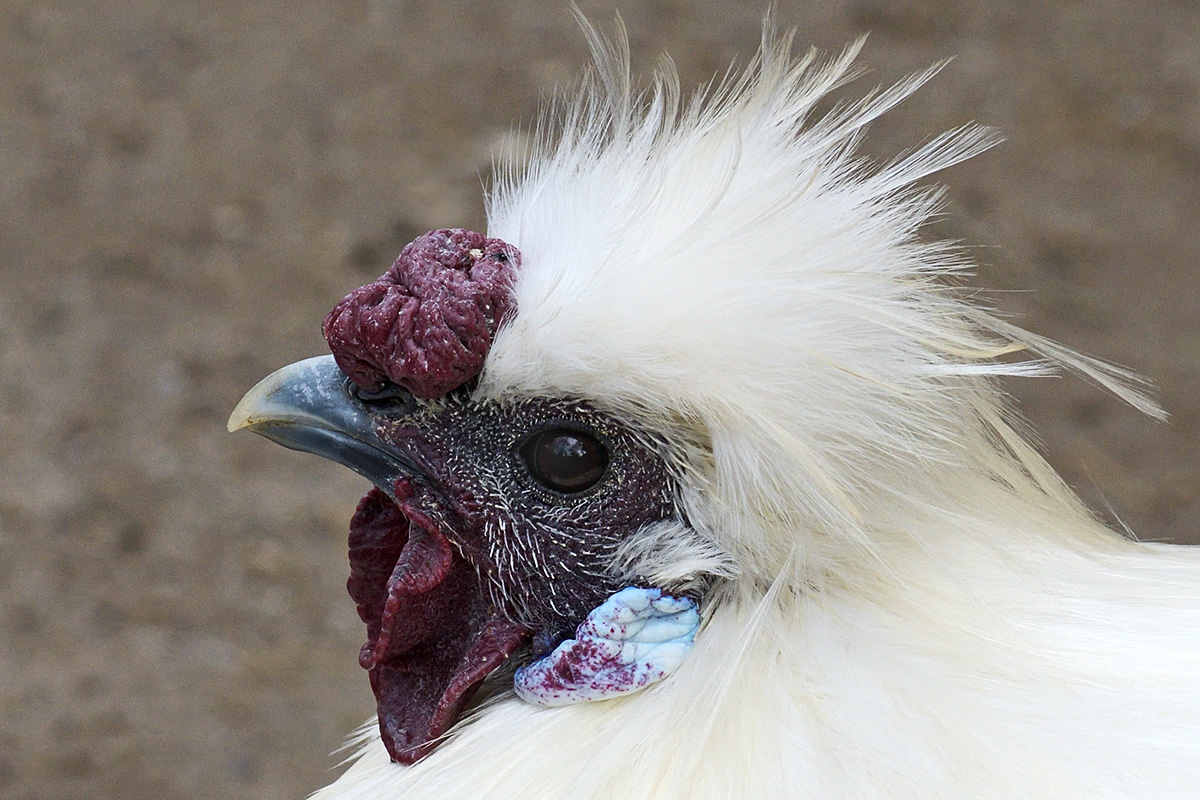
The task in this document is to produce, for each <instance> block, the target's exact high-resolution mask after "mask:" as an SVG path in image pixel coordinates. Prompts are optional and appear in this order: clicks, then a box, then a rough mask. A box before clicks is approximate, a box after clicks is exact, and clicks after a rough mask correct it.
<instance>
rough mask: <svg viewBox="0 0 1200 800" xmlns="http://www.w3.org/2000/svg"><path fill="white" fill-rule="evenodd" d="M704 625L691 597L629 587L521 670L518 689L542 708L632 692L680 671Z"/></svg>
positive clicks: (523, 695)
mask: <svg viewBox="0 0 1200 800" xmlns="http://www.w3.org/2000/svg"><path fill="white" fill-rule="evenodd" d="M699 627H700V613H699V611H698V610H697V608H696V602H695V601H694V600H692V599H691V598H687V597H675V596H672V595H669V594H665V593H663V591H662V590H661V589H653V588H651V589H644V588H640V587H636V586H630V587H627V588H625V589H622V590H621V591H619V592H617V593H616V594H614V595H613V596H612V597H610V598H608V600H606V601H605V602H604V603H603V604H602V605H600V606H599V607H598V608H596V609H595V610H593V611H592V612H591V613H590V614H588V616H587V619H585V620H584V621H583V623H582V624H580V626H579V628H578V629H577V630H576V632H575V638H574V639H568V640H566V641H565V642H563V643H562V644H560V645H559V646H558V647H556V648H555V649H554V652H552V653H550V655H548V656H546V657H545V658H541V659H538V660H537V661H534V662H533V663H531V664H527V665H526V666H524V667H521V668H520V669H518V670H517V673H516V676H515V677H514V679H513V686H514V688H515V689H516V692H517V694H518V695H519V696H520V697H521V698H522V699H524V700H526V701H528V702H530V703H534V704H535V705H540V706H565V705H570V704H572V703H581V702H590V701H594V700H605V699H608V698H610V697H616V696H618V695H623V694H629V693H630V692H635V691H637V690H638V689H642V688H644V687H646V686H649V685H650V684H652V683H657V682H658V681H661V680H662V679H663V678H665V677H667V676H668V675H670V674H671V673H673V672H674V671H675V670H676V669H678V668H679V665H680V664H682V663H683V659H684V657H685V656H686V655H687V653H688V651H689V650H691V647H692V642H693V640H694V639H695V637H696V631H697V630H698V629H699Z"/></svg>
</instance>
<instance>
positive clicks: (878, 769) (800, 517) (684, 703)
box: [317, 28, 1200, 800]
mask: <svg viewBox="0 0 1200 800" xmlns="http://www.w3.org/2000/svg"><path fill="white" fill-rule="evenodd" d="M585 29H586V30H587V32H588V35H589V37H590V39H591V42H592V45H593V50H594V53H595V57H596V62H597V63H596V67H595V71H594V74H593V76H592V79H591V80H590V82H589V83H587V84H586V85H585V86H584V88H583V90H582V92H581V94H580V95H579V97H578V98H577V99H572V100H568V101H564V102H562V103H560V104H559V105H558V106H557V107H555V108H553V109H551V111H550V112H549V113H548V115H547V117H546V118H545V120H544V121H543V123H542V125H541V127H540V130H539V132H538V134H537V136H536V144H535V146H534V152H533V155H532V157H531V158H530V160H529V163H528V165H527V166H525V167H523V168H520V169H517V168H514V169H512V170H511V171H509V172H506V173H502V177H501V178H500V179H499V181H498V185H497V187H496V189H495V191H494V193H493V195H492V196H491V198H490V205H489V234H490V235H492V236H499V237H501V238H503V239H505V240H507V241H509V242H511V243H513V244H515V245H516V246H517V247H518V248H519V249H520V250H521V253H522V255H523V259H524V263H523V267H522V270H521V274H520V276H519V278H518V282H517V285H516V287H515V292H516V297H517V308H518V311H517V313H516V315H515V316H514V318H513V319H512V320H511V321H510V322H509V324H507V326H506V327H505V328H504V329H503V330H502V331H501V332H500V333H499V335H498V336H497V339H496V342H495V346H494V348H493V350H492V352H491V353H490V355H489V357H488V361H487V364H486V368H485V373H484V376H483V379H482V381H481V383H480V389H479V392H480V394H481V395H482V396H494V397H506V396H511V395H514V394H519V395H550V396H563V395H569V396H575V397H584V398H588V399H590V400H592V401H594V402H596V403H598V404H601V405H603V406H605V407H607V408H610V409H612V410H615V411H617V412H619V413H624V414H628V415H631V416H633V417H635V418H636V419H637V420H638V421H639V422H640V423H641V424H642V425H645V426H648V427H650V428H652V429H654V430H656V431H658V432H659V433H660V435H663V436H665V437H668V438H669V439H670V440H671V441H674V442H677V443H678V445H679V446H678V452H677V453H675V455H674V458H675V460H676V461H677V462H678V468H679V470H680V473H681V476H682V478H683V480H684V484H685V490H684V492H683V496H682V497H681V498H680V502H681V504H682V505H683V506H684V508H685V510H686V512H687V517H688V519H689V521H690V522H691V523H692V525H693V526H694V527H695V529H696V530H695V532H693V533H690V534H689V536H691V537H692V539H689V546H688V547H685V548H683V550H684V551H687V552H689V553H692V554H694V553H696V552H704V553H706V555H705V558H708V559H711V560H712V561H713V563H719V564H720V565H721V567H720V571H723V572H725V573H727V574H728V575H729V577H726V578H725V579H723V580H722V581H721V582H720V584H719V586H718V588H717V590H716V591H715V594H714V596H713V597H712V598H710V599H709V600H708V602H707V603H706V612H707V618H706V623H705V627H704V628H703V629H702V631H701V633H700V635H699V637H698V638H697V643H696V648H695V651H694V652H693V653H692V655H691V656H690V657H689V658H688V660H687V661H686V663H685V664H684V666H683V667H682V668H681V670H680V671H679V672H678V673H677V674H676V675H674V676H672V677H671V678H670V679H669V680H667V681H665V682H663V683H662V684H659V685H657V686H655V687H652V688H650V689H648V690H646V691H644V692H641V693H639V694H635V695H632V696H629V697H626V698H623V699H616V700H611V701H605V702H602V703H596V704H587V705H577V706H568V707H564V708H555V709H544V708H536V707H534V706H531V705H528V704H525V703H523V702H521V701H519V700H516V699H514V698H512V697H511V696H503V695H502V696H500V697H499V698H497V699H494V700H493V701H491V702H490V703H489V704H488V705H485V706H484V707H483V708H481V709H479V710H477V711H476V712H475V713H474V714H473V716H472V718H471V719H470V720H469V721H466V722H464V723H460V724H459V725H458V726H457V727H456V729H455V731H454V732H453V733H452V735H451V737H450V740H449V741H448V742H447V743H445V744H444V745H443V746H442V747H441V748H440V749H439V750H437V751H436V752H435V753H434V754H433V755H431V756H430V757H428V758H427V759H425V760H423V761H421V762H419V763H418V764H417V765H415V766H413V767H410V768H403V767H398V766H395V765H392V764H390V763H388V760H387V755H386V753H385V752H384V750H383V748H382V746H381V745H380V743H379V741H378V735H377V734H376V733H375V730H374V726H373V723H372V725H371V726H368V727H367V728H365V729H364V732H363V734H362V736H361V745H362V751H361V756H360V757H359V758H358V760H357V761H356V762H355V763H354V764H353V765H352V766H351V767H350V769H349V771H348V772H347V773H346V774H345V775H344V776H343V777H342V778H341V779H340V780H338V781H337V782H336V783H335V784H334V785H333V786H331V787H329V788H328V789H326V790H324V791H322V792H320V793H318V795H317V796H318V797H320V798H324V799H326V800H334V799H335V798H336V799H337V800H348V799H350V798H355V799H366V798H370V800H376V799H377V798H392V797H396V798H401V797H403V798H438V800H457V799H458V798H485V797H521V798H525V799H526V800H534V799H535V798H556V799H557V798H579V800H584V799H585V798H586V799H592V798H595V799H599V798H621V799H622V800H637V799H638V798H664V799H673V798H679V800H684V798H687V799H689V800H691V799H692V798H813V799H814V800H817V799H818V798H819V800H833V799H834V798H868V797H869V798H875V797H879V798H892V797H895V798H908V797H911V798H993V797H995V798H1018V797H1019V798H1076V797H1078V798H1084V797H1086V798H1123V799H1124V798H1155V800H1159V799H1161V798H1183V797H1196V796H1200V551H1196V550H1192V549H1188V548H1182V547H1168V546H1156V545H1148V544H1139V543H1136V542H1133V541H1130V540H1127V539H1125V538H1123V537H1121V536H1120V535H1118V534H1116V533H1114V532H1112V531H1110V530H1108V529H1106V528H1105V527H1104V526H1103V525H1101V524H1100V523H1099V522H1097V521H1096V520H1095V519H1094V518H1093V516H1092V515H1091V514H1090V513H1089V512H1088V511H1087V510H1086V509H1085V508H1084V507H1083V506H1082V505H1081V504H1080V503H1079V501H1078V500H1077V499H1076V498H1075V497H1074V496H1073V495H1072V493H1071V492H1070V490H1069V489H1068V488H1067V487H1066V486H1064V485H1063V484H1062V482H1061V481H1060V480H1059V479H1058V478H1057V476H1056V475H1054V473H1053V472H1052V470H1051V469H1050V468H1049V467H1048V466H1047V465H1046V464H1045V463H1044V461H1043V460H1042V459H1041V457H1040V456H1039V455H1038V454H1037V453H1036V452H1034V450H1033V449H1032V448H1031V447H1030V446H1029V445H1027V444H1026V443H1025V441H1024V440H1023V439H1022V438H1021V436H1020V434H1019V433H1018V432H1017V431H1016V430H1015V429H1014V427H1013V424H1012V423H1011V421H1010V414H1009V411H1008V410H1007V408H1006V406H1005V404H1004V402H1003V400H1002V397H1001V394H1000V393H999V391H998V389H997V387H996V386H995V385H994V380H995V379H996V377H997V376H1005V375H1041V374H1046V373H1048V372H1051V371H1052V370H1053V369H1055V368H1057V367H1065V368H1067V369H1070V370H1073V371H1076V372H1079V373H1081V374H1083V375H1084V376H1086V377H1088V378H1089V379H1091V380H1093V381H1095V382H1096V383H1098V384H1100V385H1102V386H1104V387H1106V388H1108V389H1109V390H1111V391H1113V392H1115V393H1116V394H1118V395H1119V396H1121V397H1123V398H1124V399H1126V400H1127V401H1129V402H1130V403H1132V404H1133V405H1135V406H1136V407H1138V408H1141V409H1142V410H1144V411H1147V412H1148V413H1151V414H1154V415H1160V414H1161V412H1160V411H1159V410H1158V409H1157V407H1156V406H1155V405H1154V404H1153V403H1152V402H1151V401H1149V400H1147V399H1146V398H1145V397H1144V396H1143V395H1142V394H1141V393H1139V391H1137V389H1136V386H1135V385H1136V381H1135V379H1134V378H1133V376H1131V375H1129V374H1128V373H1126V372H1124V371H1122V370H1120V369H1118V368H1115V367H1111V366H1109V365H1106V364H1103V363H1101V362H1098V361H1095V360H1092V359H1088V358H1085V357H1083V356H1080V355H1077V354H1075V353H1073V352H1072V351H1070V350H1068V349H1066V348H1063V347H1061V346H1059V345H1056V344H1054V343H1052V342H1049V341H1047V340H1045V339H1042V338H1040V337H1037V336H1034V335H1032V334H1029V333H1027V332H1025V331H1022V330H1020V329H1019V328H1017V327H1015V326H1013V325H1011V324H1010V323H1007V322H1004V321H1002V320H1000V319H997V318H996V317H994V316H992V315H991V314H989V313H988V312H987V311H986V310H984V309H981V308H978V307H977V306H973V305H971V304H970V302H969V300H970V298H969V297H968V296H967V295H966V294H965V293H963V292H962V291H960V290H957V289H954V288H952V286H950V285H949V284H948V283H947V282H946V279H947V278H948V277H952V276H954V275H955V274H956V273H958V272H959V271H961V270H962V269H963V268H964V266H966V265H965V263H964V261H963V259H962V257H961V256H960V255H959V254H958V253H957V252H956V251H955V250H954V249H953V248H951V247H948V246H947V245H945V244H943V243H936V242H934V243H929V242H922V241H920V240H919V239H918V238H917V232H918V229H919V227H920V226H921V225H922V224H923V223H924V222H925V221H927V220H928V219H929V217H930V215H931V214H933V213H935V212H936V211H937V209H938V202H939V200H938V193H937V191H935V190H931V189H928V188H918V187H914V182H915V181H918V180H920V179H922V178H924V177H926V176H927V175H929V174H930V173H933V172H936V171H937V170H939V169H942V168H944V167H946V166H949V165H951V164H954V163H956V162H958V161H961V160H962V159H965V158H969V157H971V156H972V155H975V154H977V153H979V152H980V151H982V150H984V149H986V148H987V147H989V146H990V145H992V144H993V143H994V142H995V137H994V135H993V134H992V133H990V132H989V131H987V130H985V129H981V128H977V127H971V126H968V127H964V128H961V129H959V130H956V131H952V132H950V133H948V134H945V135H943V136H940V137H938V138H935V139H933V140H932V141H931V142H929V143H928V144H927V145H925V146H924V147H921V148H919V149H917V150H915V151H913V152H912V153H910V154H907V155H906V156H903V157H901V158H898V159H896V160H895V161H893V162H892V163H890V164H887V165H883V166H881V167H872V166H870V165H869V164H867V163H866V162H865V161H863V160H861V159H859V158H858V157H857V156H856V155H855V147H856V145H857V144H858V142H859V139H860V137H861V136H862V134H863V130H864V127H865V126H866V125H867V124H868V123H869V122H870V121H871V120H873V119H875V118H876V117H878V116H879V115H880V114H882V113H884V112H885V111H887V110H888V109H889V108H891V107H893V106H894V105H895V104H896V103H898V102H900V101H901V100H902V99H903V98H904V97H905V96H907V95H908V94H910V93H911V92H912V91H914V90H916V89H917V88H918V87H919V86H920V84H921V83H922V82H924V81H925V80H926V79H928V78H929V77H930V76H931V75H932V74H933V72H934V71H936V70H930V71H928V72H925V73H922V74H919V75H916V76H914V77H912V78H910V79H908V80H906V81H903V82H901V83H900V84H898V85H897V86H894V87H892V88H890V89H884V90H880V91H876V92H873V93H871V94H869V95H868V96H867V97H866V98H864V99H862V100H860V101H857V102H855V103H849V104H842V105H836V106H834V108H833V110H831V111H829V112H827V113H825V114H824V115H822V116H820V117H818V118H813V117H812V115H813V109H814V107H815V106H816V105H817V103H818V101H819V100H821V98H823V97H825V96H826V95H827V94H828V92H829V91H831V90H832V89H834V88H836V87H838V86H840V85H841V84H843V83H844V82H846V81H847V80H848V79H849V78H850V77H852V76H853V75H854V74H855V73H854V70H853V67H852V66H851V62H852V60H853V58H854V56H855V54H856V53H857V50H858V45H857V44H856V45H854V46H852V47H851V48H849V49H848V50H847V51H846V52H845V53H843V54H842V55H841V56H839V57H836V58H833V59H829V60H822V58H820V57H819V56H818V55H816V54H814V53H809V54H807V55H805V56H804V57H802V58H800V59H799V60H793V59H792V57H791V55H790V49H791V42H790V38H789V37H782V38H776V37H774V36H772V35H771V34H770V33H769V32H768V35H766V36H765V37H764V47H763V51H762V53H761V54H760V56H759V58H758V59H757V60H756V61H755V62H754V63H753V64H751V65H750V67H749V68H748V69H747V70H746V71H745V72H744V73H742V74H740V75H735V76H733V77H731V78H729V79H727V80H726V81H725V82H724V83H722V84H720V85H719V86H717V87H716V88H712V89H710V90H709V91H708V92H707V93H706V94H702V95H701V96H700V97H698V98H696V99H694V100H692V101H690V102H687V103H683V102H682V101H681V99H680V98H681V95H680V91H679V88H678V83H677V81H676V78H675V76H674V74H673V72H672V71H671V70H670V67H669V65H668V67H666V68H664V69H663V70H662V71H661V72H660V73H659V74H658V76H657V78H656V79H655V82H654V83H653V85H652V87H651V88H650V89H649V90H648V91H646V92H643V93H637V92H635V91H634V90H633V89H632V88H631V83H630V79H629V66H628V54H627V52H626V48H625V45H624V40H623V38H619V39H618V40H617V41H616V42H615V43H612V42H608V41H606V40H604V39H602V38H601V37H600V36H599V35H598V34H596V33H595V32H594V31H593V30H592V29H591V28H585ZM1022 353H1024V354H1026V355H1027V357H1026V358H1025V359H1024V360H1021V358H1020V356H1021V354H1022ZM663 530H666V529H663ZM655 535H656V536H659V537H660V538H661V536H662V535H663V531H662V530H659V531H657V532H656V534H655ZM696 537H699V539H700V540H702V541H703V542H707V543H708V544H707V545H695V544H694V541H693V540H695V538H696ZM656 548H657V549H656ZM697 548H699V549H697ZM705 548H708V549H705ZM639 552H641V553H643V555H642V556H640V557H642V558H643V559H644V558H645V557H646V556H645V555H644V554H645V553H657V552H661V553H662V554H663V556H662V557H663V558H664V559H668V558H669V557H670V553H672V552H673V551H672V548H671V547H669V546H663V543H661V542H659V541H658V540H655V542H654V543H652V544H648V545H647V546H646V547H645V548H643V550H642V551H639ZM714 553H721V554H724V555H722V556H720V557H717V556H715V555H714ZM660 568H661V569H662V571H663V573H664V574H670V573H671V568H672V565H671V564H669V563H663V564H662V565H660Z"/></svg>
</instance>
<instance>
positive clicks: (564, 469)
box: [520, 428, 608, 494]
mask: <svg viewBox="0 0 1200 800" xmlns="http://www.w3.org/2000/svg"><path fill="white" fill-rule="evenodd" d="M520 452H521V459H522V460H523V461H524V462H525V466H526V468H527V469H528V470H529V474H530V475H532V476H533V477H534V478H536V479H537V480H538V482H539V483H542V484H543V485H545V486H547V487H549V488H551V489H553V490H554V491H556V492H562V493H564V494H577V493H578V492H582V491H585V490H587V489H590V488H592V487H593V486H595V485H596V483H597V482H599V480H600V478H602V477H603V476H604V470H605V468H606V467H607V466H608V453H607V452H606V451H605V449H604V445H602V444H600V442H598V441H596V440H595V439H594V438H593V437H591V436H589V435H588V434H586V433H584V432H583V431H577V430H571V429H570V428H550V429H549V430H545V431H542V432H541V433H536V434H534V435H533V436H532V437H531V438H530V439H529V441H527V442H525V444H523V445H521V451H520Z"/></svg>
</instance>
